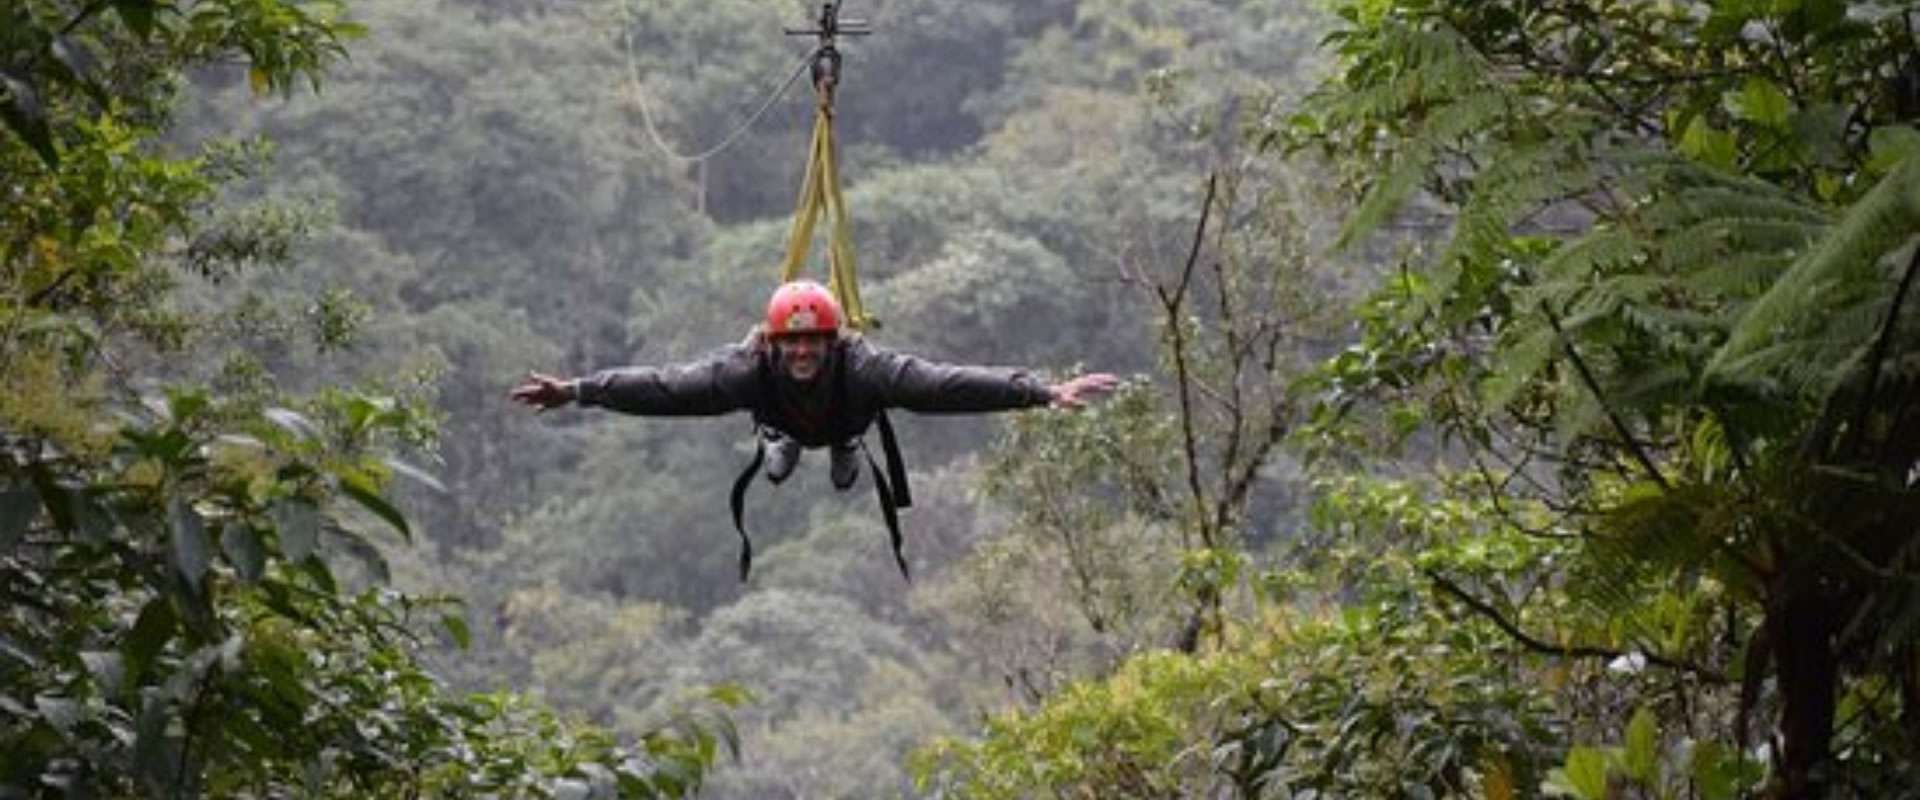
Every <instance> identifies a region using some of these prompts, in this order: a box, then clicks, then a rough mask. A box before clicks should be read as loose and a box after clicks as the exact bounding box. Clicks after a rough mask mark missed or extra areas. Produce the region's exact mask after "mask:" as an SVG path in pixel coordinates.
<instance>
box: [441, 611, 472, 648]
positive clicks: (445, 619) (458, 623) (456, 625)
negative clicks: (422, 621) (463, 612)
mask: <svg viewBox="0 0 1920 800" xmlns="http://www.w3.org/2000/svg"><path fill="white" fill-rule="evenodd" d="M440 625H441V627H444V628H446V629H447V634H448V635H450V636H452V637H453V643H454V644H457V645H460V649H462V650H465V649H467V648H469V647H472V646H473V632H472V631H470V630H468V629H467V620H466V618H464V617H461V616H460V615H458V614H445V615H442V616H441V617H440Z"/></svg>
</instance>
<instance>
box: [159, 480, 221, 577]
mask: <svg viewBox="0 0 1920 800" xmlns="http://www.w3.org/2000/svg"><path fill="white" fill-rule="evenodd" d="M167 528H168V530H169V531H171V532H172V540H173V541H172V545H173V568H174V569H175V570H178V571H179V573H180V575H181V577H184V578H186V579H187V583H188V584H189V585H191V586H192V587H193V589H194V591H199V590H200V581H201V580H202V579H204V578H205V577H206V576H207V570H208V569H209V568H210V567H212V566H213V552H212V551H213V543H212V542H210V541H208V539H207V525H206V521H205V520H202V519H201V518H200V512H197V511H194V510H193V507H192V505H190V504H189V503H188V502H187V501H186V499H185V498H180V497H175V498H174V499H173V502H171V503H169V504H167Z"/></svg>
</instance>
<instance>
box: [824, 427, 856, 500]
mask: <svg viewBox="0 0 1920 800" xmlns="http://www.w3.org/2000/svg"><path fill="white" fill-rule="evenodd" d="M831 449H832V450H833V468H832V470H831V471H830V474H831V476H832V477H833V488H835V489H846V488H849V487H851V486H853V482H854V481H855V480H856V479H858V478H859V477H860V440H859V439H848V440H846V441H844V442H835V443H834V445H833V447H832V448H831Z"/></svg>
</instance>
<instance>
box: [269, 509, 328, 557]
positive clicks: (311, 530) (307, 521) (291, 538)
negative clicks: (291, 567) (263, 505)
mask: <svg viewBox="0 0 1920 800" xmlns="http://www.w3.org/2000/svg"><path fill="white" fill-rule="evenodd" d="M273 524H274V526H275V527H277V528H279V529H280V554H281V555H283V556H285V557H286V559H287V560H288V561H304V560H306V558H307V556H310V555H313V551H314V549H315V548H317V547H319V546H320V509H319V508H316V507H315V506H314V505H313V504H312V503H309V502H307V501H305V500H298V499H291V500H282V501H280V502H278V503H276V504H274V506H273Z"/></svg>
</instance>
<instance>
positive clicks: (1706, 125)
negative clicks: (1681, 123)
mask: <svg viewBox="0 0 1920 800" xmlns="http://www.w3.org/2000/svg"><path fill="white" fill-rule="evenodd" d="M1680 152H1682V153H1685V154H1686V155H1687V156H1689V157H1691V158H1693V159H1694V160H1696V161H1700V162H1703V163H1706V164H1711V165H1713V166H1716V167H1719V168H1721V169H1728V170H1730V169H1733V168H1734V167H1735V166H1736V162H1737V161H1738V160H1739V158H1740V149H1739V145H1738V143H1737V142H1736V141H1735V140H1734V138H1733V134H1731V133H1728V132H1726V131H1723V130H1720V129H1718V128H1715V127H1713V124H1712V123H1710V122H1708V121H1707V118H1706V117H1704V116H1700V117H1694V118H1693V122H1692V124H1689V125H1688V126H1687V130H1686V133H1685V134H1683V135H1681V137H1680Z"/></svg>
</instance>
